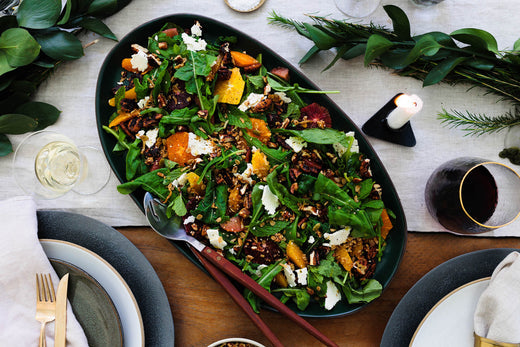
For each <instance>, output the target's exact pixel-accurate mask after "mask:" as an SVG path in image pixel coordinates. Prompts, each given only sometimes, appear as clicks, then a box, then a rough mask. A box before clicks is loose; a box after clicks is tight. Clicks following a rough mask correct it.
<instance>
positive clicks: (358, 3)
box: [334, 0, 381, 18]
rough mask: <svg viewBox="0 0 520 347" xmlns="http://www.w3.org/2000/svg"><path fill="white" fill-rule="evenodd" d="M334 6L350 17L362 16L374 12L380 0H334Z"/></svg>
mask: <svg viewBox="0 0 520 347" xmlns="http://www.w3.org/2000/svg"><path fill="white" fill-rule="evenodd" d="M334 2H335V4H336V7H337V8H338V9H339V10H340V11H341V12H343V13H344V14H346V15H347V16H349V17H352V18H363V17H366V16H368V15H370V14H372V12H374V11H375V10H376V9H377V7H378V6H379V4H381V0H334Z"/></svg>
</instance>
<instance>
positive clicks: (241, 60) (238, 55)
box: [229, 51, 260, 67]
mask: <svg viewBox="0 0 520 347" xmlns="http://www.w3.org/2000/svg"><path fill="white" fill-rule="evenodd" d="M229 53H230V54H231V58H233V63H234V64H235V66H238V67H246V66H251V65H255V64H259V63H260V62H259V61H258V60H256V59H255V58H253V57H252V56H250V55H249V54H246V53H242V52H237V51H231V52H229Z"/></svg>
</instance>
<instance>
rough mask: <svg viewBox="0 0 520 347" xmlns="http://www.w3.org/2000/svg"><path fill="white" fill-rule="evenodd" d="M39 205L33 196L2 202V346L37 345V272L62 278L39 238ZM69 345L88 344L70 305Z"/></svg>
mask: <svg viewBox="0 0 520 347" xmlns="http://www.w3.org/2000/svg"><path fill="white" fill-rule="evenodd" d="M37 232H38V222H37V219H36V205H35V203H34V201H33V200H32V199H31V198H29V197H15V198H11V199H8V200H4V201H0V255H1V260H0V346H13V345H16V346H37V345H38V339H39V336H40V323H39V322H38V321H36V319H35V315H36V275H35V274H36V273H50V274H51V277H52V280H53V283H54V288H55V289H57V288H58V282H59V278H58V276H57V275H56V272H55V271H54V269H53V268H52V266H51V264H50V262H49V260H48V259H47V257H46V256H45V253H44V252H43V249H42V247H41V245H40V242H39V241H38V235H37ZM46 332H47V344H48V345H49V346H52V345H53V342H54V322H51V323H47V329H46ZM67 346H74V347H77V346H88V342H87V339H86V337H85V334H84V332H83V329H82V328H81V326H80V324H79V323H78V321H77V320H76V318H75V317H74V314H73V312H72V309H71V307H70V304H69V305H68V307H67Z"/></svg>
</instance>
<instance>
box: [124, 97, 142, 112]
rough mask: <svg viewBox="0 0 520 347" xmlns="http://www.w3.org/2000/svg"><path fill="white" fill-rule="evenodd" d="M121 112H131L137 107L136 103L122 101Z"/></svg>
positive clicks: (127, 100)
mask: <svg viewBox="0 0 520 347" xmlns="http://www.w3.org/2000/svg"><path fill="white" fill-rule="evenodd" d="M120 105H121V110H122V111H125V112H132V111H133V110H135V109H136V108H138V107H137V102H136V101H135V100H133V99H122V100H121V103H120Z"/></svg>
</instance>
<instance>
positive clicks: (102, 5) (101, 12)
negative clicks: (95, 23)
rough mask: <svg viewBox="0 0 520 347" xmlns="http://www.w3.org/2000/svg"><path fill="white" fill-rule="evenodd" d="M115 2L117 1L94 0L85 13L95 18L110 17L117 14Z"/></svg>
mask: <svg viewBox="0 0 520 347" xmlns="http://www.w3.org/2000/svg"><path fill="white" fill-rule="evenodd" d="M117 2H118V0H94V1H93V2H92V3H91V4H90V6H89V8H88V11H87V13H88V14H89V15H92V16H95V17H107V16H110V15H111V14H113V13H115V12H117V10H118V5H117Z"/></svg>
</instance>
